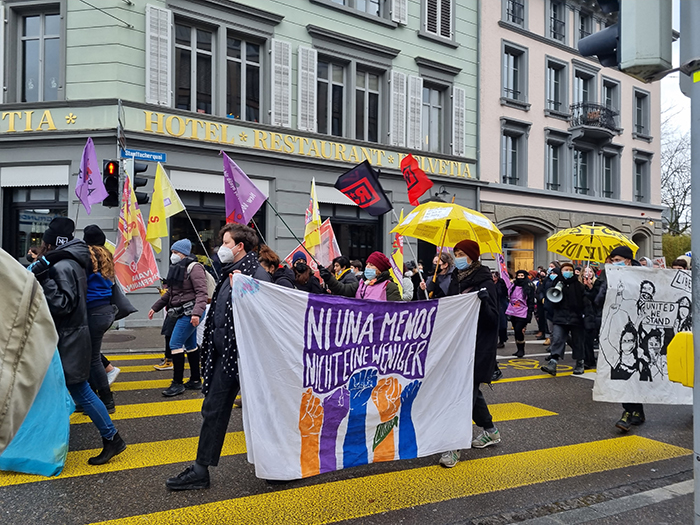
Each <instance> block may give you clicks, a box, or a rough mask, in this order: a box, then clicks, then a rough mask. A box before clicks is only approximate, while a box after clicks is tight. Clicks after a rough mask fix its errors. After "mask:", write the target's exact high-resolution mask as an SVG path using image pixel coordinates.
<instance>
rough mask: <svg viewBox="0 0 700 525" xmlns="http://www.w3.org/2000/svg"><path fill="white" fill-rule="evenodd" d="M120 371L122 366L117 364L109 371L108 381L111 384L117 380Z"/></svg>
mask: <svg viewBox="0 0 700 525" xmlns="http://www.w3.org/2000/svg"><path fill="white" fill-rule="evenodd" d="M119 372H121V368H117V367H116V366H113V367H112V370H110V371H109V372H107V382H108V383H109V384H110V385H111V384H112V383H114V382H115V381H116V380H117V376H118V375H119Z"/></svg>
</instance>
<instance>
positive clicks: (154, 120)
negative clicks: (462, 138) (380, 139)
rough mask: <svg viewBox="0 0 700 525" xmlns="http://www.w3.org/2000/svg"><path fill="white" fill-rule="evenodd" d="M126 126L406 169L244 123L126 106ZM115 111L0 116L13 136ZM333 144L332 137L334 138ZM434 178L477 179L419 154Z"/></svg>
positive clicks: (375, 151) (378, 153)
mask: <svg viewBox="0 0 700 525" xmlns="http://www.w3.org/2000/svg"><path fill="white" fill-rule="evenodd" d="M123 109H124V120H123V122H124V127H125V129H126V130H128V131H136V132H141V133H146V134H152V135H155V136H162V137H172V138H178V139H183V140H188V141H198V142H204V143H208V144H217V145H219V146H221V148H222V149H228V150H229V151H231V152H235V150H236V149H239V148H241V149H251V150H255V151H268V152H271V153H275V154H281V155H290V156H293V157H299V158H306V159H319V160H332V161H337V162H344V163H348V164H353V165H354V164H359V163H360V162H363V161H365V160H368V161H369V162H370V163H371V164H372V165H373V166H374V167H377V168H387V169H395V170H400V164H401V160H402V159H403V158H404V157H405V156H406V155H407V154H406V153H402V152H397V151H392V150H391V149H385V148H382V147H380V146H381V145H380V144H377V145H370V144H367V145H364V146H358V145H354V144H347V143H343V142H339V141H335V140H328V139H322V138H318V137H305V136H301V135H294V134H293V133H287V132H286V131H283V129H282V128H280V129H279V131H271V130H269V129H265V130H263V129H256V128H255V127H249V126H244V125H241V123H240V121H231V122H222V121H214V120H208V119H203V118H199V116H200V115H199V114H196V113H193V114H192V116H191V117H189V116H182V115H177V114H169V113H166V112H158V111H148V110H143V109H138V108H134V107H130V106H124V108H123ZM116 121H117V108H116V107H115V106H97V107H95V106H93V107H75V108H54V109H41V110H27V111H4V112H0V137H2V136H3V135H8V134H23V133H37V132H56V131H72V130H78V129H83V130H84V129H88V130H90V129H95V130H97V129H110V128H116ZM329 139H330V137H329ZM413 156H414V157H415V158H416V159H417V160H418V162H419V164H420V166H421V168H422V169H423V170H424V171H425V172H426V173H427V174H428V175H440V176H443V177H455V178H465V179H470V178H472V174H471V170H470V163H469V162H466V161H463V160H458V159H457V158H456V157H451V158H447V159H443V158H435V157H429V156H423V155H420V154H414V155H413Z"/></svg>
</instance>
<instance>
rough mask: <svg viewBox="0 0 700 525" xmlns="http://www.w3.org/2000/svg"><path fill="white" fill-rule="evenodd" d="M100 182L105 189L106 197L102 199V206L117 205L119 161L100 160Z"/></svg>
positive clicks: (110, 206) (112, 206) (111, 206)
mask: <svg viewBox="0 0 700 525" xmlns="http://www.w3.org/2000/svg"><path fill="white" fill-rule="evenodd" d="M102 182H103V183H104V185H105V189H106V190H107V197H106V198H105V200H103V201H102V206H107V207H108V208H114V207H116V206H119V161H118V160H103V161H102Z"/></svg>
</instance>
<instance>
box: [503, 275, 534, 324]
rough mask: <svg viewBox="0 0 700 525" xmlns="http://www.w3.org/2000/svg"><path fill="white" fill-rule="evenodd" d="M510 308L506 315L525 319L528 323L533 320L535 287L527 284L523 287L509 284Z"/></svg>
mask: <svg viewBox="0 0 700 525" xmlns="http://www.w3.org/2000/svg"><path fill="white" fill-rule="evenodd" d="M506 284H507V286H508V308H507V309H506V315H510V316H511V317H517V318H519V319H525V320H526V321H527V322H528V323H529V322H530V320H531V319H532V311H533V310H534V308H535V286H534V285H533V284H532V283H531V282H529V281H528V282H526V283H525V284H524V285H523V286H518V285H516V284H515V283H511V282H508V283H506Z"/></svg>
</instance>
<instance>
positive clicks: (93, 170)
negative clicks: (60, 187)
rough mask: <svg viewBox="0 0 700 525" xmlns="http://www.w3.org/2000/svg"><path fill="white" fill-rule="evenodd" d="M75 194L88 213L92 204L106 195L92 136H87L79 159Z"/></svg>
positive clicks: (103, 198) (100, 200)
mask: <svg viewBox="0 0 700 525" xmlns="http://www.w3.org/2000/svg"><path fill="white" fill-rule="evenodd" d="M75 196H76V197H78V199H79V200H80V202H82V203H83V206H85V211H86V212H87V213H88V215H90V211H91V210H92V205H93V204H97V203H98V202H102V201H103V200H105V198H106V197H107V190H106V189H105V185H104V182H102V175H100V165H99V164H98V163H97V154H96V153H95V144H93V142H92V138H90V137H88V139H87V143H86V144H85V149H83V157H82V158H81V159H80V173H78V182H76V183H75Z"/></svg>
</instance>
